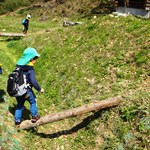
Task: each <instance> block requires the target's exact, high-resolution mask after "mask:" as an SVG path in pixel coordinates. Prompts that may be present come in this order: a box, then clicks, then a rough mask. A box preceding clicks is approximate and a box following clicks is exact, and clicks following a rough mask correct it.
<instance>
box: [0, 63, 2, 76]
mask: <svg viewBox="0 0 150 150" xmlns="http://www.w3.org/2000/svg"><path fill="white" fill-rule="evenodd" d="M0 74H1V75H2V64H0Z"/></svg>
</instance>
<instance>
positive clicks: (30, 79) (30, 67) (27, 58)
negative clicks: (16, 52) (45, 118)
mask: <svg viewBox="0 0 150 150" xmlns="http://www.w3.org/2000/svg"><path fill="white" fill-rule="evenodd" d="M39 57H40V55H39V54H38V53H37V51H36V50H35V49H34V48H26V49H25V50H24V52H23V56H22V57H21V58H20V59H19V60H18V62H17V64H16V66H17V67H21V69H22V70H23V72H24V74H25V75H26V78H27V84H29V86H28V89H27V93H26V94H24V95H22V96H19V97H16V100H17V107H16V111H15V117H14V118H15V124H16V125H17V126H19V125H20V123H21V120H22V111H23V109H24V103H25V101H26V100H27V101H28V102H29V103H30V112H31V115H32V119H31V121H32V122H33V123H34V122H36V121H37V120H38V119H39V118H40V116H39V114H38V108H37V105H36V97H35V94H34V92H33V90H32V87H34V88H35V89H36V90H37V91H39V92H40V93H44V89H43V88H41V87H40V85H39V84H38V82H37V80H36V75H35V71H34V64H35V63H36V61H37V59H38V58H39Z"/></svg>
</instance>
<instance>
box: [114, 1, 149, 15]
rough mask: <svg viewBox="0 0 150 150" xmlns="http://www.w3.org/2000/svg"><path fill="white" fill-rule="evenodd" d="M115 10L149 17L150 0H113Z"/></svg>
mask: <svg viewBox="0 0 150 150" xmlns="http://www.w3.org/2000/svg"><path fill="white" fill-rule="evenodd" d="M114 3H115V7H116V11H118V12H122V13H123V10H124V13H131V14H134V15H141V16H145V17H147V18H150V0H114Z"/></svg>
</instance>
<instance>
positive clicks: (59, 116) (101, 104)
mask: <svg viewBox="0 0 150 150" xmlns="http://www.w3.org/2000/svg"><path fill="white" fill-rule="evenodd" d="M120 102H121V97H119V96H118V97H114V98H109V99H106V100H102V101H98V102H95V103H90V104H86V105H83V106H80V107H76V108H72V109H69V110H65V111H62V112H58V113H54V114H49V115H46V116H43V117H41V118H40V119H39V120H38V121H37V122H36V123H32V122H31V120H25V121H23V122H22V123H21V124H20V129H28V128H32V127H35V126H39V125H43V124H47V123H50V122H54V121H58V120H63V119H66V118H69V117H74V116H77V115H80V114H84V113H88V112H91V111H97V110H100V109H103V108H108V107H112V106H116V105H118V104H119V103H120Z"/></svg>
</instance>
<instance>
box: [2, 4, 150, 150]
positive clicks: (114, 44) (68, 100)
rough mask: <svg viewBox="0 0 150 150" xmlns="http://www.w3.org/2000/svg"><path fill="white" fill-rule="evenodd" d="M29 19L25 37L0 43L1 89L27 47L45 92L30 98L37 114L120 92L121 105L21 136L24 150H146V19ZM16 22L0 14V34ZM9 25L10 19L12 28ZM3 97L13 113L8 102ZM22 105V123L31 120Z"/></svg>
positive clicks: (149, 25) (149, 75)
mask: <svg viewBox="0 0 150 150" xmlns="http://www.w3.org/2000/svg"><path fill="white" fill-rule="evenodd" d="M62 7H64V5H60V9H62ZM40 11H41V10H40ZM43 13H44V12H43ZM32 16H33V17H32V18H33V19H32V20H31V23H30V28H29V34H28V35H27V36H26V37H25V38H23V39H20V40H11V41H7V42H5V43H2V44H4V45H3V49H4V52H2V51H0V53H1V54H2V55H4V56H5V57H6V58H7V59H6V60H5V61H4V59H3V57H2V58H1V61H4V62H5V63H4V64H6V65H4V66H5V67H4V68H6V69H4V75H3V76H1V78H2V79H3V78H4V79H3V83H2V84H1V86H2V89H3V90H4V91H5V89H4V85H5V82H6V76H7V75H8V73H9V71H10V70H12V68H13V66H14V63H15V61H16V60H17V58H19V57H20V56H21V54H22V52H23V50H24V49H25V48H26V47H27V46H31V47H34V48H36V49H37V50H38V52H39V53H41V58H40V59H39V60H38V62H37V64H36V65H35V70H36V72H37V78H38V81H39V82H40V83H41V86H42V87H44V88H45V94H44V95H40V94H37V99H38V107H39V111H40V114H41V115H46V114H48V113H54V112H59V111H63V110H66V109H69V108H74V107H77V106H81V105H83V104H86V103H91V102H92V101H93V100H102V99H105V98H108V97H113V96H116V95H123V96H124V101H123V103H122V104H121V106H119V107H115V108H112V109H107V110H104V111H100V112H93V113H89V114H86V115H81V116H78V117H76V118H71V119H66V120H63V121H60V122H57V123H52V124H47V125H45V126H41V127H38V130H30V131H21V132H20V134H21V135H22V138H23V142H22V145H23V146H24V149H32V150H34V149H47V150H48V149H62V150H63V149H66V150H72V149H74V150H75V149H87V150H91V149H95V150H98V149H137V150H139V149H146V150H148V147H149V132H150V126H149V124H150V118H149V113H150V104H149V98H150V72H149V70H150V68H149V67H150V62H149V57H150V51H149V43H150V41H149V34H150V33H149V29H150V22H149V21H148V20H144V19H139V18H136V17H133V16H129V17H127V18H123V17H120V18H116V17H111V16H109V15H105V16H102V15H97V16H94V17H92V16H90V17H84V18H82V17H81V16H80V15H78V13H75V14H74V15H73V16H72V17H70V18H68V19H69V20H73V21H74V20H75V21H81V22H83V24H82V25H77V26H70V27H66V28H64V27H63V26H62V22H61V21H62V20H63V19H64V18H62V17H58V16H59V15H57V17H53V19H52V18H51V17H52V16H50V18H51V19H49V18H46V19H45V20H42V21H41V20H40V18H41V16H39V15H38V14H36V15H35V16H34V15H32ZM21 17H22V16H21V15H19V14H17V15H16V16H2V17H1V18H0V19H1V20H2V23H1V25H0V30H3V29H6V31H11V32H13V31H14V32H19V31H21V25H20V24H19V23H18V22H21V21H20V20H21V19H22V18H21ZM12 20H16V21H15V22H14V24H13V25H12V24H11V21H12ZM5 24H7V26H6V25H5ZM6 45H7V47H5V46H6ZM12 50H13V51H12ZM10 56H12V57H10ZM10 58H11V59H10ZM10 62H11V63H10ZM6 96H7V95H6ZM7 100H9V110H11V111H10V112H11V113H12V114H13V112H14V105H15V101H14V99H13V98H10V97H7ZM0 105H1V104H0ZM25 106H26V109H25V114H26V115H25V114H24V116H25V117H24V118H23V119H30V115H29V105H28V104H26V105H25ZM4 114H5V113H4ZM8 118H11V119H12V116H10V117H8ZM3 134H5V132H3ZM18 134H19V133H18ZM5 141H6V143H7V140H5ZM33 143H34V144H33Z"/></svg>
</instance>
